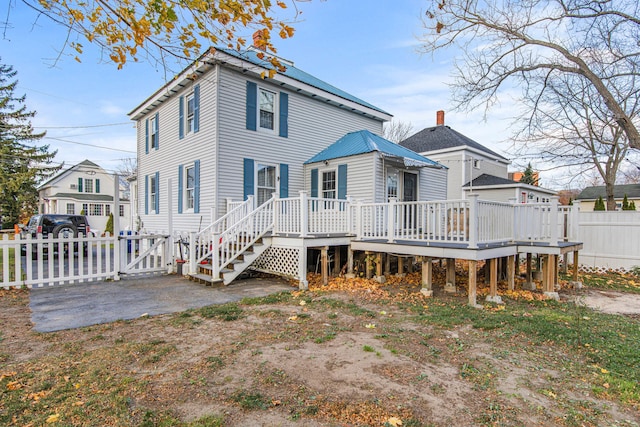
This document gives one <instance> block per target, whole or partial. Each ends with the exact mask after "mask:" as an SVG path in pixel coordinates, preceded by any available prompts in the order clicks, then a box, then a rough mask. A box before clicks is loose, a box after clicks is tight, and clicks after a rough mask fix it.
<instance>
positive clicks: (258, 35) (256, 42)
mask: <svg viewBox="0 0 640 427" xmlns="http://www.w3.org/2000/svg"><path fill="white" fill-rule="evenodd" d="M253 47H255V48H256V49H260V50H265V49H264V38H263V34H262V30H258V31H256V32H255V33H253Z"/></svg>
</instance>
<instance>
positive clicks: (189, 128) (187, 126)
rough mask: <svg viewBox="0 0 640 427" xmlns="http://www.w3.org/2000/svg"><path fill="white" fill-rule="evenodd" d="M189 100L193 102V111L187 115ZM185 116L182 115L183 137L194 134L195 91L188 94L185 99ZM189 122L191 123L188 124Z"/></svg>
mask: <svg viewBox="0 0 640 427" xmlns="http://www.w3.org/2000/svg"><path fill="white" fill-rule="evenodd" d="M189 100H191V101H192V102H193V110H192V111H191V114H189ZM184 101H185V115H184V129H185V133H184V134H185V136H187V135H191V134H192V133H195V132H196V130H195V129H196V93H195V91H191V92H189V93H188V94H187V95H186V96H185V97H184ZM189 120H191V122H189Z"/></svg>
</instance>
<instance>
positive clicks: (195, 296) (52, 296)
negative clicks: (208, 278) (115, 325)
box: [29, 274, 294, 332]
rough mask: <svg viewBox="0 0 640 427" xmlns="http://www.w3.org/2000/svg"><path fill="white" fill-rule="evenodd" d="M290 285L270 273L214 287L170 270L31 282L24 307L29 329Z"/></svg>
mask: <svg viewBox="0 0 640 427" xmlns="http://www.w3.org/2000/svg"><path fill="white" fill-rule="evenodd" d="M293 289H294V288H292V287H291V286H289V285H288V284H287V283H286V282H285V281H284V280H280V279H274V278H268V279H267V278H256V279H246V280H238V281H236V282H234V283H232V284H231V285H229V286H224V287H215V288H214V287H208V286H204V285H201V284H198V283H194V282H190V281H189V280H187V279H185V278H183V277H182V276H178V275H175V274H174V275H165V276H154V277H145V278H135V277H132V278H126V279H123V280H120V281H118V282H112V281H109V282H105V281H100V282H88V283H79V284H73V285H63V286H52V287H49V288H33V289H31V292H30V297H29V307H30V308H31V321H32V322H33V324H34V329H35V330H36V331H38V332H53V331H59V330H63V329H73V328H80V327H83V326H91V325H97V324H101V323H109V322H114V321H116V320H129V319H135V318H138V317H140V316H144V315H149V316H153V315H157V314H165V313H176V312H180V311H185V310H188V309H190V308H199V307H204V306H207V305H212V304H224V303H228V302H234V301H239V300H241V299H242V298H245V297H261V296H266V295H270V294H273V293H277V292H281V291H291V290H293Z"/></svg>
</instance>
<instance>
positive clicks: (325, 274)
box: [320, 246, 329, 286]
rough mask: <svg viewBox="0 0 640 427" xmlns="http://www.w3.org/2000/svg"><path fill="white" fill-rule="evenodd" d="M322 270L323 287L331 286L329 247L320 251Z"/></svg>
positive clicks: (324, 247)
mask: <svg viewBox="0 0 640 427" xmlns="http://www.w3.org/2000/svg"><path fill="white" fill-rule="evenodd" d="M320 270H321V271H322V285H323V286H326V285H328V284H329V246H323V247H322V249H320Z"/></svg>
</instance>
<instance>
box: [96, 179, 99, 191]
mask: <svg viewBox="0 0 640 427" xmlns="http://www.w3.org/2000/svg"><path fill="white" fill-rule="evenodd" d="M99 192H100V180H99V179H97V178H96V193H99Z"/></svg>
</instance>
